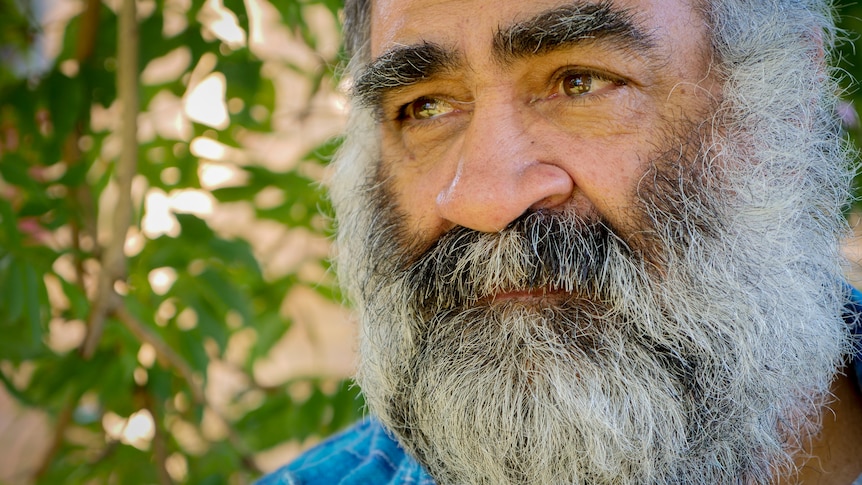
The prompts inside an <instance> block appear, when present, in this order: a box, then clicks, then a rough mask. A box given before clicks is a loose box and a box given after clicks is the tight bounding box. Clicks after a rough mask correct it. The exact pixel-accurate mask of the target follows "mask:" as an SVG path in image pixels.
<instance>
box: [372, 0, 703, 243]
mask: <svg viewBox="0 0 862 485" xmlns="http://www.w3.org/2000/svg"><path fill="white" fill-rule="evenodd" d="M600 5H601V4H592V6H587V7H586V8H585V9H582V10H581V11H580V12H579V13H578V14H575V12H578V10H576V9H575V8H574V7H572V3H571V2H565V1H559V0H556V1H555V0H545V1H531V2H523V1H498V2H486V1H481V0H472V1H458V2H453V1H433V0H432V1H428V0H421V1H404V0H378V1H376V2H374V3H373V9H372V23H371V54H372V57H373V58H375V59H387V60H388V62H386V63H383V62H380V63H378V66H376V67H377V68H378V69H381V70H396V71H398V72H410V71H415V68H416V66H417V63H416V62H415V58H416V56H420V57H424V58H427V59H429V62H428V63H427V65H426V66H422V71H423V72H421V73H419V74H420V75H419V76H417V74H416V72H411V73H410V74H408V75H405V76H404V78H402V79H401V82H400V83H397V84H398V85H396V86H392V87H387V88H386V89H385V90H383V91H381V92H379V93H375V94H376V95H379V98H378V99H379V103H378V106H377V108H378V109H379V115H380V116H381V120H382V122H381V124H380V127H381V138H382V144H381V158H382V166H381V167H380V169H381V171H382V172H383V174H384V175H383V176H385V177H386V178H387V179H388V181H389V182H388V184H389V187H390V190H391V193H392V195H393V197H394V200H395V203H396V205H397V207H398V208H399V209H400V210H401V211H402V212H403V214H404V216H405V223H406V224H407V225H408V227H409V228H410V231H412V232H414V233H415V234H416V236H417V237H419V238H421V239H423V240H425V241H428V242H430V241H433V240H435V239H436V238H437V237H438V236H439V235H441V234H443V233H444V232H445V231H447V230H449V229H451V228H452V227H455V226H463V227H467V228H470V229H474V230H477V231H486V232H494V231H499V230H501V229H503V228H505V227H506V226H507V225H508V224H509V223H511V222H512V221H513V220H515V219H516V218H517V217H519V216H521V215H522V214H524V213H525V212H527V211H529V210H534V209H538V208H543V209H551V208H553V209H557V210H559V209H563V208H566V209H571V210H574V211H576V212H578V213H580V214H584V215H591V216H593V215H601V216H602V217H604V218H606V219H607V220H608V221H609V222H610V223H611V224H613V226H614V227H615V228H616V229H617V230H618V231H620V232H629V231H631V230H637V228H636V227H632V225H633V223H632V221H631V217H632V214H631V212H632V205H633V202H634V199H635V190H636V187H637V185H638V182H639V181H640V179H641V177H642V176H643V175H644V173H645V171H646V170H647V168H648V167H647V166H648V162H649V160H650V159H651V158H653V157H655V156H656V151H657V150H662V149H664V146H663V145H664V144H665V141H666V140H665V139H666V137H667V136H668V133H670V132H673V131H674V130H676V129H677V128H678V127H680V126H681V124H682V123H689V122H691V121H692V120H696V121H700V120H701V119H703V117H704V116H705V115H706V114H707V110H708V109H711V108H712V107H713V106H714V105H715V103H716V98H717V97H718V96H719V95H720V94H719V93H720V92H719V89H718V87H717V85H716V82H715V80H714V76H713V74H711V73H710V69H709V68H710V60H711V59H710V55H709V53H710V51H709V42H708V40H707V32H706V27H705V22H704V20H703V19H702V18H701V17H700V14H699V13H697V12H694V11H693V10H692V9H691V7H690V6H689V5H688V2H687V1H683V0H651V1H637V0H629V1H620V2H615V3H614V4H613V7H612V8H609V7H607V5H604V6H600ZM606 7H607V8H606ZM561 24H568V25H566V27H564V28H565V29H567V30H568V31H565V30H562V29H563V27H561ZM388 74H392V73H391V72H389V73H388ZM411 74H412V76H411Z"/></svg>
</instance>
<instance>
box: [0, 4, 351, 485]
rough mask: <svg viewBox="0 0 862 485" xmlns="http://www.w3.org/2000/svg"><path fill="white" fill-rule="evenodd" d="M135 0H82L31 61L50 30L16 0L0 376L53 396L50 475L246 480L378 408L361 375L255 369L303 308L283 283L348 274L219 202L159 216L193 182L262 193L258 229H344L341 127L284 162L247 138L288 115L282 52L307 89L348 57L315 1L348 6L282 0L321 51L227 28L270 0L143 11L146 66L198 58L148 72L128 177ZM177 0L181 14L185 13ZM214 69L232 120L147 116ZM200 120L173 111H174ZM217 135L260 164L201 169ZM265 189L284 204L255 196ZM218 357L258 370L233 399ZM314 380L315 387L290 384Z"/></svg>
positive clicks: (3, 131)
mask: <svg viewBox="0 0 862 485" xmlns="http://www.w3.org/2000/svg"><path fill="white" fill-rule="evenodd" d="M120 3H121V2H104V3H103V2H101V1H99V0H93V1H88V2H85V5H84V8H83V10H82V11H81V12H80V13H78V14H77V15H75V16H74V17H72V18H71V20H70V21H69V22H68V24H67V25H66V28H65V34H64V38H63V39H62V43H61V49H60V53H59V56H58V57H57V58H56V60H55V61H54V62H53V63H51V64H50V66H49V67H48V69H47V70H44V71H40V70H38V69H36V70H33V69H30V70H29V71H28V65H27V62H26V59H27V56H26V53H27V52H28V50H32V49H34V48H35V46H34V45H33V44H34V42H35V39H37V38H39V36H40V35H41V33H40V32H39V31H38V29H36V28H34V27H33V26H34V23H33V20H34V19H33V16H32V14H31V13H30V12H24V11H21V10H20V9H19V2H17V1H16V0H0V49H3V50H2V51H0V58H2V59H3V62H2V63H0V192H2V195H0V224H2V230H0V289H2V291H0V335H2V337H0V380H2V383H3V385H4V386H5V388H6V391H7V392H8V393H10V394H12V395H13V396H15V397H16V398H17V399H18V401H20V402H21V403H23V404H24V405H26V406H29V407H32V408H35V409H41V410H43V411H45V412H47V413H48V415H49V416H50V420H51V422H52V426H53V427H54V428H55V431H56V432H55V436H54V441H53V443H52V447H51V449H50V450H49V452H48V454H47V456H46V457H45V459H44V461H43V463H42V466H41V467H39V468H38V469H35V470H31V471H30V472H31V476H30V478H29V480H32V482H34V483H45V484H60V483H63V484H76V483H122V484H136V483H162V484H164V483H172V482H175V481H182V482H186V483H196V484H197V483H202V484H203V483H206V484H218V483H231V484H236V483H249V482H250V481H251V480H253V478H254V477H256V476H259V474H260V470H259V469H258V466H257V465H256V462H255V456H256V454H257V453H258V452H260V451H263V450H265V449H268V448H271V447H273V446H276V445H278V444H280V443H283V442H285V441H289V440H300V441H301V440H303V439H305V438H307V437H309V436H313V435H317V436H321V435H326V434H329V433H331V432H333V431H335V430H337V429H338V428H340V427H343V426H345V425H346V424H348V423H350V422H351V421H354V420H355V419H357V417H358V416H359V415H360V413H361V407H362V403H361V401H360V400H359V398H358V395H357V391H356V389H355V388H354V387H353V386H351V385H350V383H349V382H342V381H339V380H338V379H337V378H333V377H332V376H325V375H320V376H307V377H297V378H294V379H293V380H292V381H291V382H288V383H286V384H285V385H280V386H275V387H267V386H265V385H262V384H259V383H258V382H256V378H255V365H256V364H257V363H258V362H259V361H260V360H261V359H264V358H265V357H266V356H267V355H268V354H269V352H270V350H271V349H272V347H273V345H274V344H275V343H276V342H277V341H278V340H279V339H280V338H281V337H282V336H283V335H284V334H285V332H286V331H287V330H288V329H289V328H290V326H291V324H292V320H291V319H290V316H289V315H286V314H285V312H284V311H282V310H281V307H282V301H283V300H284V298H285V295H288V294H290V293H291V292H292V291H294V290H295V289H297V288H300V287H302V288H307V289H310V291H316V292H317V293H319V294H321V295H323V297H325V298H326V299H329V300H334V301H338V300H339V299H340V296H339V294H338V291H337V290H336V289H335V287H334V284H333V283H332V282H331V281H330V280H331V278H328V279H326V278H325V279H324V280H323V281H322V282H321V281H315V280H312V279H309V277H307V276H304V275H303V273H302V271H300V269H301V268H307V267H308V266H309V265H310V266H311V267H316V268H319V273H323V274H326V273H327V271H328V268H327V267H326V262H325V261H324V260H321V259H320V258H319V257H316V258H317V259H314V258H310V259H309V260H308V261H305V262H304V265H294V267H292V268H290V269H289V270H286V271H281V272H278V271H275V272H273V271H271V270H269V269H268V267H267V263H268V262H267V261H266V260H265V259H264V258H265V255H263V254H261V253H260V252H259V251H258V250H256V248H255V246H254V244H253V242H252V241H251V240H250V239H249V238H248V237H246V236H245V235H244V234H240V235H237V234H225V231H224V230H221V229H219V228H218V227H216V224H215V223H214V222H213V220H211V219H210V218H209V217H208V213H207V211H206V210H203V209H201V210H197V209H195V207H191V208H189V207H186V208H181V207H178V206H172V207H171V208H170V209H169V210H168V209H166V210H165V211H164V214H162V216H163V217H162V222H163V223H165V224H167V226H166V227H164V228H162V230H152V229H150V230H148V229H147V217H149V214H148V213H151V212H154V211H155V208H154V207H155V206H153V207H150V204H151V203H153V204H154V203H155V202H154V201H158V200H162V201H164V200H168V199H169V198H170V196H172V195H178V194H180V195H181V194H185V195H189V194H191V195H192V196H194V197H197V198H196V199H193V200H194V201H197V202H195V203H196V204H197V205H198V206H201V207H203V208H204V209H205V208H206V207H207V206H208V204H209V205H214V206H215V207H216V208H219V207H221V206H230V205H231V204H237V203H241V202H239V201H245V202H242V203H246V204H249V207H251V209H250V210H249V211H247V214H248V216H246V217H247V218H249V219H251V220H249V221H236V222H237V223H238V225H239V226H241V227H254V224H255V223H258V222H260V223H264V224H265V222H266V221H272V222H274V223H278V224H281V225H287V226H289V227H290V228H293V229H296V230H301V231H305V233H306V234H309V235H311V237H315V238H317V239H319V240H325V238H326V237H327V236H328V231H329V229H328V226H327V223H326V220H325V219H324V218H322V217H321V216H320V215H318V211H319V209H323V211H324V212H326V211H327V210H328V209H327V203H326V200H325V198H322V197H321V193H320V191H319V190H318V189H317V183H316V182H317V181H316V180H315V179H314V177H313V176H312V175H309V173H313V172H314V170H312V169H313V167H314V166H318V167H322V166H323V165H325V162H326V160H327V158H328V155H329V154H331V152H332V150H333V149H334V146H335V145H336V144H337V142H336V143H333V142H326V143H324V144H323V145H321V146H320V147H318V148H314V149H311V150H309V151H308V153H307V154H306V155H305V156H300V157H299V159H298V160H296V161H295V162H296V163H282V164H281V168H279V166H273V164H266V163H262V162H261V161H260V160H257V159H256V157H255V155H254V152H253V151H250V150H248V149H247V146H246V144H247V143H246V140H248V139H249V138H253V137H250V136H249V135H250V134H251V135H255V134H259V135H265V134H266V133H269V132H271V131H272V130H273V129H274V126H273V125H274V123H276V121H277V120H275V114H274V113H276V111H277V110H278V103H279V101H280V100H279V93H278V90H277V89H276V87H275V82H274V79H273V77H272V76H269V75H267V66H269V67H270V68H271V67H272V65H273V64H279V65H278V66H277V67H283V68H285V69H290V70H292V71H293V72H295V73H296V74H297V75H298V76H299V77H301V78H303V79H306V80H307V82H308V85H310V86H311V88H310V90H309V91H308V93H303V94H302V96H307V97H308V99H311V98H313V97H314V96H316V95H318V94H319V93H320V92H321V90H324V89H327V87H328V86H331V85H332V81H333V78H334V76H335V73H334V69H333V66H334V65H336V63H337V60H338V59H337V56H338V55H340V54H339V53H338V52H334V53H329V54H327V56H328V57H324V56H323V54H320V51H318V50H315V49H316V48H317V43H318V41H319V37H318V34H317V33H316V32H315V31H314V29H313V28H311V27H310V25H309V23H308V22H307V19H306V15H307V13H308V12H309V11H310V9H312V8H316V9H317V10H316V12H317V13H320V11H321V9H324V11H328V12H329V13H330V14H329V15H330V16H331V17H332V18H334V17H335V15H336V14H337V11H338V9H339V8H340V5H339V4H340V2H339V1H337V0H278V1H277V2H273V4H272V5H273V6H274V7H276V8H277V9H278V12H279V13H280V15H281V17H282V20H283V21H284V22H285V23H286V24H287V25H288V27H289V28H290V29H291V32H292V34H293V36H294V37H295V38H297V39H300V40H301V42H303V43H304V44H305V45H306V46H307V49H308V50H309V52H316V53H317V58H316V63H315V64H313V65H311V67H309V66H308V65H307V63H306V65H293V64H291V63H290V62H289V61H286V60H283V59H282V60H276V61H273V60H271V59H270V60H266V59H262V58H260V57H259V56H257V55H255V53H254V52H253V51H252V50H251V49H250V48H249V47H248V45H249V42H247V41H246V42H242V41H239V42H234V41H230V39H228V40H225V39H224V38H219V36H218V35H217V34H215V35H214V34H213V33H212V31H213V29H212V18H213V12H216V13H219V14H220V15H222V17H220V18H221V19H227V20H226V21H227V22H228V23H229V24H231V23H232V25H233V26H234V27H238V29H239V31H241V32H242V33H243V34H245V36H246V38H247V36H248V34H249V33H250V32H251V31H250V29H254V27H253V26H250V25H251V15H250V12H248V11H246V8H247V7H248V6H249V5H250V4H251V3H253V2H243V1H240V0H225V2H224V6H223V7H222V6H221V5H220V4H221V2H216V1H212V0H207V1H205V0H191V1H190V2H188V3H189V4H190V5H183V2H172V1H170V0H155V1H154V2H151V3H152V4H153V5H151V7H153V8H149V9H146V11H144V9H141V11H140V12H139V14H138V17H139V20H138V29H139V35H140V39H141V42H140V48H139V49H138V53H139V62H138V67H137V69H136V73H137V74H141V73H144V71H145V68H147V67H148V66H150V65H151V63H155V62H158V61H159V60H164V59H167V58H169V56H170V55H172V54H173V55H176V56H177V57H179V58H182V55H183V54H187V55H188V58H189V59H190V60H188V61H186V64H185V66H184V67H182V66H181V68H180V69H178V70H176V72H173V74H172V75H171V76H170V77H169V78H167V79H164V78H158V77H156V80H155V81H150V82H148V83H144V84H141V85H139V86H138V87H137V93H138V96H139V99H140V101H139V109H140V111H141V113H142V114H141V115H140V116H138V120H139V121H141V126H142V128H141V129H140V130H139V133H138V136H137V139H138V143H137V149H136V150H135V149H134V147H132V150H131V153H132V159H133V160H134V157H135V155H136V156H137V163H136V165H132V166H131V168H132V169H133V170H134V180H133V183H132V184H131V185H130V186H129V187H124V186H123V184H122V183H120V182H118V180H120V177H121V172H122V171H123V170H126V169H128V167H129V165H128V164H126V165H124V163H123V162H122V157H121V156H119V155H118V152H119V151H121V150H122V148H123V144H122V143H121V142H120V138H119V136H118V133H119V131H120V130H121V128H122V127H121V126H118V123H117V120H118V116H119V115H118V113H119V112H120V110H118V109H117V108H118V107H119V106H121V105H126V106H134V102H126V101H127V99H128V98H127V99H123V100H120V99H118V86H117V70H118V66H119V65H121V64H122V61H123V59H122V58H118V56H121V55H120V54H118V50H117V45H118V42H117V39H118V32H121V33H122V36H133V35H134V34H133V33H132V32H127V31H125V30H123V29H122V28H121V27H119V25H120V24H118V14H117V12H116V9H117V8H119V7H118V5H120ZM259 3H265V2H259ZM141 5H143V4H141ZM267 5H268V4H267ZM178 9H179V13H177V11H178ZM171 12H172V13H171ZM170 15H173V19H172V21H173V24H172V25H174V26H175V25H177V22H179V25H180V27H179V28H176V27H171V25H169V22H168V21H167V20H166V19H168V17H169V16H170ZM208 15H209V17H208ZM333 23H334V22H333ZM235 31H236V29H235ZM166 32H167V33H166ZM177 52H179V53H180V55H177ZM206 63H208V64H207V65H208V66H209V68H208V69H205V68H204V67H205V66H204V67H201V66H202V65H203V64H206ZM201 69H202V70H203V74H206V75H211V74H213V73H220V74H221V75H223V76H224V77H223V78H222V79H224V80H226V94H225V98H226V99H227V100H229V102H228V103H227V104H228V105H229V107H230V116H229V119H228V120H226V122H225V123H222V124H216V123H210V125H216V126H208V125H207V121H206V120H200V119H199V120H198V121H196V122H193V123H192V122H188V121H185V122H186V123H187V124H188V127H187V128H190V129H189V130H186V132H185V133H184V132H183V130H182V129H179V130H174V132H170V131H169V130H167V131H166V130H160V129H158V128H156V129H153V128H152V127H151V126H150V127H149V128H147V129H146V130H145V129H144V127H146V126H149V125H147V124H146V123H145V121H146V120H151V121H150V123H156V121H152V120H153V119H155V116H156V114H158V113H155V114H154V112H155V111H158V110H160V109H164V104H159V103H164V100H165V99H169V100H174V101H177V100H178V99H180V98H183V97H184V98H183V99H185V98H188V97H189V92H190V91H191V90H192V87H193V84H194V83H195V82H200V81H201V79H200V76H199V73H198V70H201ZM136 77H140V76H136ZM146 77H147V76H146V75H145V76H144V78H146ZM217 77H218V76H217ZM286 95H288V96H294V97H295V96H296V94H295V93H287V94H286ZM177 102H178V101H177ZM124 103H125V104H124ZM185 119H186V118H184V117H183V115H176V116H175V117H174V123H175V124H178V125H180V126H182V123H183V120H185ZM203 142H217V143H216V146H217V147H219V148H220V149H222V151H225V150H227V151H228V153H229V154H234V155H235V156H236V157H239V158H241V159H242V160H243V162H242V163H233V161H232V160H230V157H231V155H228V156H227V157H226V158H227V160H225V162H226V163H223V164H221V165H219V164H215V166H218V167H222V168H223V167H225V166H232V167H234V170H235V171H236V172H238V176H235V177H234V178H233V180H231V181H230V185H228V186H219V187H215V188H214V187H212V186H211V184H208V183H207V182H206V180H204V177H203V176H202V173H203V172H202V167H203V165H204V162H205V160H201V158H200V156H198V155H200V154H196V149H195V146H194V144H195V143H203ZM128 145H129V144H125V148H128ZM210 145H213V143H210ZM197 151H200V150H197ZM125 153H126V154H128V153H129V152H125ZM276 165H277V164H276ZM285 167H287V168H285ZM264 194H265V195H266V199H267V200H269V201H270V202H268V203H266V204H263V203H260V204H253V205H252V203H251V202H250V201H256V200H257V198H259V197H263V195H264ZM154 197H155V198H154ZM159 197H161V198H159ZM273 200H274V202H272V201H273ZM124 201H125V202H127V203H129V204H130V207H131V208H132V211H133V213H132V214H131V219H130V224H128V225H129V226H130V227H129V228H127V227H126V226H124V225H123V222H122V218H120V219H119V220H114V222H112V217H114V216H115V214H114V213H115V212H117V211H120V212H122V207H123V204H122V203H123V202H124ZM192 205H194V204H192ZM198 209H200V207H198ZM121 215H122V214H121ZM118 221H119V222H118ZM118 224H119V227H118ZM222 226H224V224H222ZM112 228H113V229H112ZM127 229H128V230H127ZM112 230H113V231H114V232H117V233H118V234H120V235H121V237H119V238H116V237H112V236H111V234H112V232H111V231H112ZM112 251H113V253H112ZM111 254H119V255H120V259H121V261H119V262H118V261H114V260H112V259H111ZM307 259H308V258H307ZM85 330H86V335H87V339H88V340H92V341H93V345H92V347H90V348H88V347H87V340H85V339H84V338H83V336H84V333H85ZM70 333H71V335H72V337H69V336H68V335H69V334H70ZM239 334H243V335H245V336H248V335H249V334H250V335H251V336H252V338H251V339H250V340H251V344H250V345H248V348H247V349H246V351H245V352H244V354H243V356H242V357H240V358H239V359H238V361H237V358H234V359H233V361H230V359H228V357H227V356H226V354H227V351H228V347H229V346H230V345H231V342H232V341H233V340H234V338H235V337H236V336H237V335H239ZM70 338H71V341H72V342H73V343H74V344H73V345H71V346H70V345H69V344H68V342H69V341H70ZM247 340H248V339H247ZM214 361H215V362H228V361H230V364H231V365H233V366H234V369H233V372H234V373H235V374H236V375H239V376H240V377H241V380H242V381H243V382H244V385H243V386H242V389H241V390H240V391H237V392H234V393H232V394H230V395H229V400H228V402H227V403H225V404H220V405H215V404H213V403H212V402H211V399H212V397H211V396H210V395H209V392H207V389H208V385H209V384H210V382H209V381H210V379H211V378H212V375H211V372H212V370H211V369H212V367H211V366H212V362H214ZM297 386H299V387H301V388H302V389H304V390H305V391H304V392H302V393H296V392H291V390H292V389H294V388H297ZM136 420H138V421H137V422H140V420H143V421H147V420H149V421H150V422H152V423H154V425H155V427H154V429H153V428H150V429H152V430H153V431H154V435H152V436H148V437H146V439H142V440H138V441H135V440H134V439H132V438H129V436H128V433H126V434H124V433H123V432H124V430H128V429H129V428H130V427H131V426H132V425H133V424H134V423H135V422H136ZM213 423H215V424H213ZM210 428H216V429H217V430H221V431H219V432H215V433H214V432H212V430H211V429H210ZM178 430H184V432H183V433H180V432H179V431H178ZM184 436H185V438H184ZM189 437H191V438H189ZM192 438H194V439H192ZM190 440H191V441H190ZM189 442H192V443H193V444H189Z"/></svg>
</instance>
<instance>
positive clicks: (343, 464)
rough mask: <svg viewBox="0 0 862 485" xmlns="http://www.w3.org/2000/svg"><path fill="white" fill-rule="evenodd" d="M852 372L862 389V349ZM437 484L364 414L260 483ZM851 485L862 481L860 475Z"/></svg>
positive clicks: (861, 310)
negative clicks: (355, 422) (357, 421)
mask: <svg viewBox="0 0 862 485" xmlns="http://www.w3.org/2000/svg"><path fill="white" fill-rule="evenodd" d="M848 293H849V295H848V302H847V305H846V306H845V307H844V321H845V322H846V323H847V324H848V325H850V326H851V328H852V329H853V334H854V336H855V337H856V339H857V340H856V342H857V344H858V341H859V339H860V338H862V293H860V292H859V291H858V290H856V289H855V288H852V287H849V286H848ZM851 372H853V373H854V374H855V380H856V384H857V387H858V388H859V389H860V390H862V352H860V351H859V349H858V348H857V351H856V352H855V353H854V356H853V362H852V366H851ZM336 484H339V485H434V479H432V478H431V476H430V475H428V473H427V472H426V471H425V470H424V469H423V468H422V466H421V465H420V464H419V462H417V461H416V460H415V459H414V458H413V457H411V456H410V455H408V454H407V453H406V452H405V451H404V450H403V449H402V448H401V446H400V445H398V443H397V442H396V441H395V440H394V439H393V438H392V437H391V436H390V435H389V432H388V431H386V429H385V428H384V427H383V425H382V424H380V422H379V421H377V420H376V419H374V418H366V419H365V420H363V421H361V422H360V423H358V424H356V425H354V426H353V427H351V428H349V429H347V430H345V431H343V432H341V433H340V434H337V435H335V436H333V437H332V438H329V439H328V440H326V441H324V442H323V443H321V444H319V445H317V446H316V447H314V448H312V449H311V450H309V451H307V452H305V453H304V454H303V455H301V456H300V457H299V458H297V459H296V460H295V461H293V462H292V463H290V464H289V465H286V466H284V467H282V468H280V469H279V470H276V471H275V472H273V473H271V474H270V475H267V476H265V477H264V478H262V479H261V480H260V481H258V482H257V484H256V485H336ZM851 485H862V476H860V477H859V478H857V479H856V480H855V481H854V482H853V483H852V484H851Z"/></svg>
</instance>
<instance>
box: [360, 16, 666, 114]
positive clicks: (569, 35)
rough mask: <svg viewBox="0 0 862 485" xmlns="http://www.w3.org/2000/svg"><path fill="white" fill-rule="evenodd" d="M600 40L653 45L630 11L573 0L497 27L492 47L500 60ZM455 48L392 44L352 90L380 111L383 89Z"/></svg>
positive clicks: (423, 72)
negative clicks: (508, 24) (509, 24)
mask: <svg viewBox="0 0 862 485" xmlns="http://www.w3.org/2000/svg"><path fill="white" fill-rule="evenodd" d="M599 41H601V42H605V43H606V44H607V45H609V46H611V47H612V48H614V49H618V50H626V51H636V52H645V51H649V50H650V49H651V47H652V41H651V38H650V36H649V35H648V34H647V33H645V32H643V31H642V30H641V29H640V28H639V27H638V26H637V23H636V22H635V20H634V18H633V16H632V15H631V14H630V13H629V12H628V11H626V10H622V9H619V8H617V7H614V6H613V5H612V4H611V2H609V1H601V2H598V3H574V4H571V5H565V6H562V7H558V8H555V9H552V10H548V11H545V12H542V13H540V14H538V15H536V16H534V17H532V18H529V19H527V20H524V21H520V22H516V23H514V24H513V25H511V26H508V27H505V28H500V29H499V30H498V31H497V32H496V33H495V34H494V38H493V46H492V52H493V55H494V57H495V58H496V59H497V60H498V61H499V62H501V63H503V64H509V63H511V62H514V61H516V60H518V59H523V58H527V57H533V56H541V55H546V54H549V53H551V52H553V51H556V50H561V49H565V48H569V47H571V46H573V45H576V44H579V43H584V42H599ZM464 63H465V61H464V59H463V57H462V56H461V55H460V54H459V53H458V52H457V51H456V50H455V49H451V48H447V47H444V46H440V45H438V44H433V43H428V42H425V43H421V44H416V45H403V46H396V47H394V48H393V49H391V50H389V51H387V52H385V53H383V54H382V55H381V56H380V57H378V58H377V59H375V60H373V61H372V62H371V63H370V64H369V65H368V66H367V67H365V68H364V69H363V71H362V72H361V74H360V75H359V76H358V77H357V78H356V79H355V80H354V83H353V88H352V94H353V96H354V97H356V98H357V100H358V101H359V103H360V104H362V105H364V106H367V107H370V108H373V109H375V111H376V112H377V114H380V109H381V104H382V101H383V97H384V96H385V94H386V93H388V92H391V91H393V90H396V89H400V88H405V87H408V86H411V85H414V84H417V83H419V82H422V81H425V80H427V79H429V78H432V77H433V76H435V75H439V74H440V73H442V72H445V71H449V70H454V69H455V68H457V67H459V66H462V65H464Z"/></svg>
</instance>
